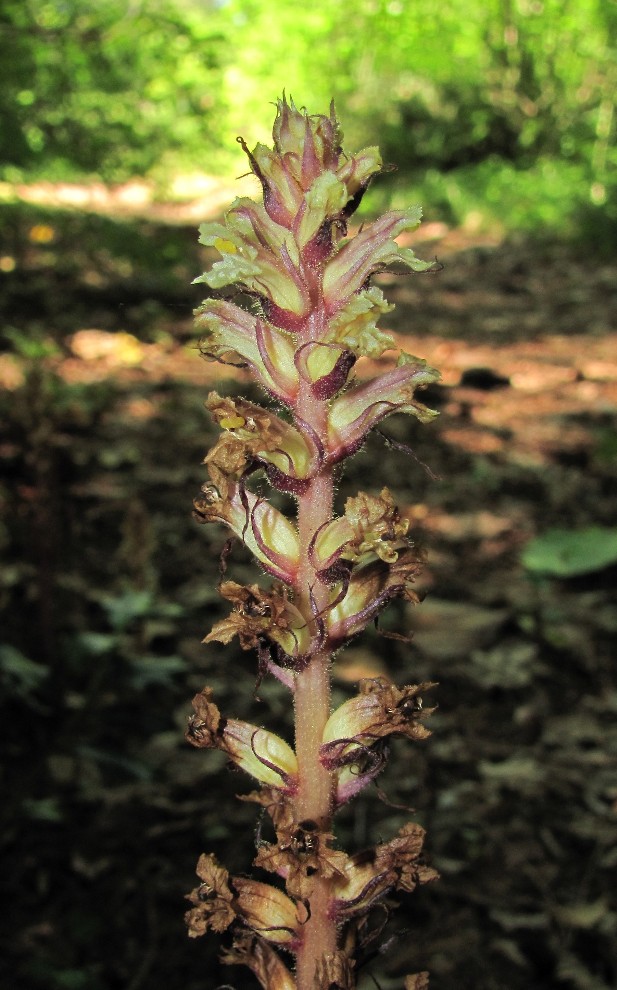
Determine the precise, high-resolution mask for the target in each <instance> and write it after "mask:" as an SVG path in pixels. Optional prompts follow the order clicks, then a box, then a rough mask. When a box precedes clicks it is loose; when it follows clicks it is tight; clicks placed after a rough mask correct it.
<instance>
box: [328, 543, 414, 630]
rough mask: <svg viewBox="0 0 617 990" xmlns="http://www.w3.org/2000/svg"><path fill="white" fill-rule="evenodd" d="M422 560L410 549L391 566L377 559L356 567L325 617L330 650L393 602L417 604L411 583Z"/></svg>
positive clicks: (407, 548) (399, 554) (399, 555)
mask: <svg viewBox="0 0 617 990" xmlns="http://www.w3.org/2000/svg"><path fill="white" fill-rule="evenodd" d="M423 563H424V557H423V555H422V554H420V553H419V552H418V551H416V550H415V549H413V548H412V547H406V548H405V549H402V550H400V552H398V556H397V559H396V560H395V561H394V563H392V564H388V563H387V562H386V561H384V560H381V559H380V558H379V557H376V558H372V556H371V557H369V560H368V561H367V562H366V563H365V562H363V561H362V562H360V563H358V564H356V565H355V566H354V568H353V570H352V571H351V577H350V578H349V582H348V584H347V586H346V588H345V594H344V596H343V597H342V598H341V597H340V596H339V597H338V598H337V600H336V604H334V605H333V607H332V608H331V609H330V610H329V611H328V613H327V616H326V630H327V634H328V640H329V642H330V644H331V645H332V647H333V648H334V649H337V648H338V647H339V646H342V645H343V643H345V642H346V641H347V640H349V639H350V638H351V637H352V636H355V635H356V633H359V632H361V631H362V630H363V629H364V627H365V626H366V625H367V624H368V623H369V622H371V621H372V620H373V619H374V618H376V617H377V616H378V615H379V613H380V612H381V611H383V609H384V608H385V607H386V605H388V604H389V603H390V602H391V601H392V600H393V599H394V598H405V599H406V600H407V601H409V602H414V603H417V601H418V596H417V594H416V592H415V591H414V590H413V587H412V585H413V583H414V580H415V578H416V577H417V575H418V574H419V573H420V571H421V570H422V565H423Z"/></svg>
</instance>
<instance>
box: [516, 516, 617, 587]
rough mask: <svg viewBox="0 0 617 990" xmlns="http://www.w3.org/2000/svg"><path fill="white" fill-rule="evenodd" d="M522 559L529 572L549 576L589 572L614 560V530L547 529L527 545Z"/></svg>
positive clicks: (616, 535)
mask: <svg viewBox="0 0 617 990" xmlns="http://www.w3.org/2000/svg"><path fill="white" fill-rule="evenodd" d="M521 560H522V562H523V565H524V566H525V567H526V568H527V570H528V571H532V572H533V573H538V574H546V575H549V576H551V577H562V578H569V577H576V575H578V574H591V573H593V572H594V571H600V570H602V569H603V568H604V567H609V566H610V565H611V564H616V563H617V529H611V528H609V527H607V526H587V527H586V528H585V529H579V530H570V529H549V530H548V531H547V532H546V533H544V534H543V535H542V536H538V537H537V538H536V539H535V540H532V541H531V542H530V543H528V544H527V546H526V547H525V549H524V550H523V553H522V555H521Z"/></svg>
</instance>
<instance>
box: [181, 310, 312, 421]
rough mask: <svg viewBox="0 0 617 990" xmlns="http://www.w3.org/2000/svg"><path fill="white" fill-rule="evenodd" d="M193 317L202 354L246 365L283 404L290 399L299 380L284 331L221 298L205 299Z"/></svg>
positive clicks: (291, 340) (236, 364)
mask: <svg viewBox="0 0 617 990" xmlns="http://www.w3.org/2000/svg"><path fill="white" fill-rule="evenodd" d="M195 318H196V319H195V325H196V326H197V328H198V330H200V331H201V332H202V333H203V334H204V337H203V338H202V340H201V342H200V350H201V353H202V354H203V356H204V357H206V358H209V359H211V360H214V361H220V362H221V363H223V364H231V365H234V366H236V367H243V366H246V365H248V367H249V368H250V369H251V371H252V372H253V374H254V375H255V377H256V378H257V380H258V381H259V382H260V383H261V384H262V385H263V387H264V388H265V389H266V390H267V391H268V392H270V393H271V394H272V395H273V396H275V397H276V398H277V399H280V401H281V402H284V403H285V404H286V405H290V404H292V403H293V400H294V398H295V396H296V394H297V391H298V385H299V381H300V380H299V376H298V371H297V369H296V365H295V363H294V354H295V344H294V341H293V338H292V337H291V336H290V335H289V334H288V333H286V332H285V331H283V330H280V329H278V328H277V327H273V326H271V325H270V324H269V323H268V322H267V321H266V320H262V319H259V318H258V317H255V316H252V315H251V314H250V313H246V312H245V311H244V310H243V309H240V307H239V306H236V305H235V304H234V303H231V302H227V301H225V300H224V299H206V301H205V302H204V303H203V304H202V305H201V306H200V307H199V308H198V309H197V310H196V311H195Z"/></svg>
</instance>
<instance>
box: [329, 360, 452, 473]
mask: <svg viewBox="0 0 617 990" xmlns="http://www.w3.org/2000/svg"><path fill="white" fill-rule="evenodd" d="M439 378H440V375H439V372H438V371H435V369H434V368H430V367H429V366H428V365H427V363H426V361H423V360H421V359H420V358H415V357H412V355H410V354H405V353H402V354H401V355H400V357H399V359H398V361H397V366H396V368H394V369H392V371H387V372H386V373H385V374H383V375H380V376H379V377H378V378H375V379H373V381H369V382H366V383H365V384H363V385H357V386H355V387H354V388H350V389H349V390H348V391H347V392H344V393H343V395H341V396H339V398H338V399H335V400H334V402H333V403H332V405H331V407H330V411H329V415H328V450H329V458H330V460H331V461H333V462H336V461H340V460H342V459H343V458H344V457H347V456H348V455H349V454H351V453H354V452H355V451H356V450H358V449H359V448H360V447H361V446H362V444H363V442H364V440H365V438H366V435H367V434H368V433H369V431H370V430H372V429H373V427H374V426H376V425H377V424H378V423H380V422H381V420H382V419H385V418H386V416H390V415H392V413H397V412H399V413H410V414H411V415H413V416H415V417H416V419H419V420H420V422H421V423H428V422H430V421H431V420H432V419H434V417H435V416H436V415H437V413H436V412H435V411H434V410H432V409H428V408H427V407H426V406H425V405H423V404H422V403H421V402H419V401H418V400H417V399H416V398H415V397H414V394H415V391H416V389H418V388H421V387H423V386H426V385H430V384H432V383H433V382H436V381H439Z"/></svg>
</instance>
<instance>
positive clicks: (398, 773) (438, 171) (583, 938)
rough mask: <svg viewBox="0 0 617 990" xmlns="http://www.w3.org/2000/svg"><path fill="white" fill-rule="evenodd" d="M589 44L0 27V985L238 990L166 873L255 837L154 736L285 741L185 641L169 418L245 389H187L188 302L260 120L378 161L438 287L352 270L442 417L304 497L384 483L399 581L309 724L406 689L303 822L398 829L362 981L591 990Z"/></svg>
mask: <svg viewBox="0 0 617 990" xmlns="http://www.w3.org/2000/svg"><path fill="white" fill-rule="evenodd" d="M616 48H617V4H616V3H615V2H614V0H608V2H607V0H603V2H601V0H576V2H567V0H566V2H564V0H544V2H541V0H482V2H480V0H465V2H464V3H463V0H443V2H442V3H441V4H438V5H432V6H431V5H427V4H420V3H414V2H405V0H389V2H386V0H356V2H355V3H354V4H353V9H351V8H350V5H348V4H344V3H339V2H337V0H312V2H311V3H310V4H306V5H304V6H303V5H299V4H297V3H294V2H292V0H270V2H267V3H266V2H264V0H229V2H224V0H219V2H208V0H199V2H197V0H194V2H193V0H148V2H145V0H143V2H139V0H135V2H120V0H101V2H100V3H98V4H97V5H93V4H91V3H90V2H86V0H64V2H62V0H53V2H48V3H45V2H40V0H3V4H2V8H1V10H0V113H1V128H0V220H1V224H0V306H1V311H2V320H1V321H0V385H1V390H0V411H1V418H0V472H1V473H0V548H1V551H2V559H3V564H2V568H1V570H0V608H1V609H2V620H1V625H0V685H1V687H2V695H1V697H0V704H1V705H2V718H1V723H0V733H1V735H2V757H3V770H2V774H3V776H2V784H3V795H4V799H3V802H2V806H1V808H0V842H1V844H2V853H3V860H4V862H3V868H2V879H1V880H0V885H1V887H2V893H3V895H4V901H5V904H6V905H7V908H6V909H5V911H4V912H3V920H2V922H1V925H2V932H1V933H0V939H1V941H0V945H1V948H2V951H1V952H0V983H1V985H2V986H6V987H7V988H8V987H10V988H11V990H39V988H40V990H141V988H145V987H148V988H149V990H163V988H165V990H169V988H174V990H175V988H177V990H180V988H183V990H214V988H216V987H219V986H221V985H222V984H230V985H232V986H234V987H236V988H242V990H253V987H255V986H256V984H254V982H253V981H252V978H251V977H250V974H248V973H247V972H244V971H238V972H235V971H234V970H229V969H227V968H226V967H223V966H221V965H220V964H219V962H218V951H219V939H218V938H217V937H214V936H213V937H205V938H203V939H199V940H196V941H194V942H193V941H189V940H188V939H187V937H186V934H185V930H184V926H183V922H182V915H183V911H184V909H185V907H186V906H187V905H186V904H185V902H184V901H183V895H184V894H185V893H186V892H188V890H190V889H191V887H193V886H194V884H195V878H194V865H195V862H196V860H197V857H198V855H199V853H200V852H202V851H214V852H216V853H217V854H218V855H219V857H220V858H221V860H223V861H224V862H225V864H226V865H227V866H228V867H229V868H230V869H231V870H233V871H236V872H238V873H242V872H245V871H247V870H248V868H249V865H250V861H251V859H252V856H253V855H254V830H255V825H256V816H255V812H254V809H253V807H252V806H251V805H247V804H245V803H240V802H238V801H237V800H236V799H235V796H234V795H235V794H237V793H246V792H247V791H248V790H250V789H251V785H250V782H249V781H247V780H245V779H243V778H242V777H241V776H240V775H239V774H233V773H232V772H231V771H229V770H228V769H227V768H226V767H225V766H224V765H223V762H222V761H221V760H219V759H218V754H208V753H202V752H199V751H195V750H192V749H191V748H190V747H188V746H187V744H185V743H184V741H183V732H184V728H185V726H186V718H187V715H188V712H189V710H190V698H191V696H192V695H193V694H194V693H195V692H196V691H198V690H200V689H201V688H202V687H203V686H204V684H206V683H207V684H210V685H211V686H212V687H213V688H214V689H215V692H216V698H217V702H218V704H219V706H220V708H221V710H222V711H223V713H224V714H227V715H233V716H235V717H240V718H242V717H244V718H247V719H249V720H251V721H253V722H257V723H259V724H263V725H267V726H268V727H270V728H272V729H274V730H275V731H278V732H280V733H282V734H288V733H289V727H290V721H291V719H290V711H289V701H288V698H287V696H286V694H285V693H284V692H283V691H279V690H278V689H277V687H276V685H262V686H261V687H260V690H259V698H260V699H261V700H258V699H257V698H256V697H255V695H254V693H253V684H254V676H255V660H254V657H252V656H250V655H248V654H242V653H240V652H239V651H238V650H237V649H235V648H234V647H232V648H223V647H218V646H216V645H212V646H209V647H204V646H203V645H202V644H201V642H200V641H201V639H202V638H203V637H204V636H205V635H206V633H207V632H208V631H209V628H210V626H211V625H212V623H213V622H214V621H216V619H218V618H220V617H221V615H222V614H223V613H224V611H225V607H224V606H223V605H222V603H220V601H219V597H218V595H217V591H216V583H217V580H218V558H219V554H220V551H221V549H222V547H223V544H224V542H225V533H223V532H222V531H220V530H217V529H216V527H204V528H201V527H198V526H196V525H195V523H194V522H193V521H192V520H191V517H190V507H191V501H192V498H193V496H194V495H196V494H197V492H198V490H199V485H200V484H201V482H202V481H203V479H204V476H205V475H204V471H205V469H204V468H203V466H202V464H201V462H202V460H203V456H204V454H205V452H206V450H207V449H208V446H209V445H210V444H211V443H212V442H213V439H214V431H213V429H212V424H211V423H210V421H209V417H208V416H207V414H206V412H205V410H204V409H203V401H204V399H205V397H206V395H207V393H208V391H209V390H210V389H211V388H213V387H216V388H217V389H218V390H219V391H224V390H225V391H228V392H232V393H241V394H243V395H248V396H250V397H252V398H260V397H259V396H257V394H256V393H255V392H254V391H253V390H252V387H251V385H250V383H249V382H247V380H246V379H244V378H243V377H242V374H243V373H242V372H236V373H235V376H234V377H230V374H229V372H230V371H231V369H229V368H223V367H219V366H216V365H212V364H208V363H206V362H204V361H203V360H201V358H200V356H199V352H198V341H197V339H196V336H195V333H194V330H193V326H192V310H193V308H194V307H195V306H196V305H197V304H198V303H199V301H200V300H201V298H202V296H203V287H201V286H200V287H195V286H193V285H192V284H191V283H192V280H193V279H194V278H195V277H196V276H197V275H199V274H200V273H201V272H202V271H203V270H204V268H205V267H206V266H207V265H209V264H210V263H211V260H212V259H211V258H210V257H209V255H208V252H207V251H206V250H204V249H202V248H199V247H198V245H197V243H196V241H197V236H196V227H197V224H198V223H199V222H200V221H201V220H204V219H211V218H216V217H218V216H221V215H222V213H223V212H224V209H225V208H226V206H227V205H228V204H229V203H230V202H231V200H232V199H233V197H234V196H235V195H247V194H248V195H257V193H258V191H259V189H258V184H257V183H256V182H255V180H254V179H252V178H251V177H247V176H246V172H247V163H246V160H245V159H244V156H243V155H242V153H241V149H240V148H239V146H238V143H237V141H236V137H237V136H238V135H242V136H243V137H244V139H245V140H246V141H247V143H248V145H249V146H252V145H253V144H254V143H256V142H257V141H266V142H267V141H269V139H270V131H271V126H272V120H273V116H274V105H273V104H274V103H275V101H276V99H277V98H278V97H280V96H281V94H282V93H283V92H284V91H285V92H286V93H287V94H288V95H290V96H291V97H293V99H294V100H295V102H296V103H297V104H298V105H306V106H307V107H308V109H309V110H310V111H311V112H327V111H328V107H329V103H330V99H331V98H332V97H334V99H335V101H336V107H337V111H338V115H339V117H340V119H341V122H342V127H343V131H344V145H345V147H346V148H347V149H349V150H350V151H355V150H357V149H358V148H360V147H364V146H367V145H372V144H379V145H380V147H381V149H382V153H383V157H384V160H385V162H387V163H389V164H391V165H392V166H395V169H394V168H393V170H392V171H389V172H387V173H386V174H385V175H384V176H382V177H380V179H379V181H377V182H375V184H374V186H373V187H372V188H371V190H370V191H369V193H368V195H367V196H366V197H365V201H364V202H363V204H362V209H361V211H360V216H359V222H362V221H363V220H367V219H370V218H371V217H372V216H374V215H375V214H376V213H378V212H379V211H381V210H383V209H386V208H389V207H394V208H400V207H403V206H407V205H411V204H414V203H417V202H420V203H422V205H423V209H424V216H425V223H424V224H423V226H422V227H421V228H420V230H419V231H418V232H417V233H415V234H414V235H413V237H412V238H410V240H409V243H412V244H413V245H414V247H415V249H416V251H417V253H418V254H419V255H420V256H421V257H425V258H431V257H436V258H437V259H438V261H439V262H440V266H439V267H441V266H443V267H442V270H441V271H439V272H438V273H435V274H432V275H423V276H407V277H405V278H400V277H395V276H393V275H390V274H384V275H381V276H379V278H378V280H379V284H381V285H382V286H383V288H384V290H385V291H386V293H387V295H388V297H389V298H390V299H391V301H393V302H395V303H396V304H397V308H396V310H395V311H394V312H393V313H392V314H389V317H388V320H387V321H386V320H384V321H383V323H384V327H386V326H387V327H388V328H389V329H392V330H393V331H394V332H395V334H396V336H397V339H398V342H399V343H400V344H401V346H403V347H404V348H405V349H406V350H407V351H411V352H413V353H418V354H420V355H421V356H423V357H426V358H428V360H429V361H430V362H431V363H432V364H434V365H436V366H437V367H439V368H441V369H442V371H443V382H442V384H441V385H440V386H438V387H434V388H432V389H431V390H430V394H429V395H427V402H428V403H429V404H432V405H433V406H434V407H435V408H438V409H439V411H440V416H439V418H438V419H437V420H436V421H435V423H433V424H431V425H430V426H420V425H419V424H416V423H415V422H409V421H407V420H406V419H404V418H399V417H393V418H392V419H391V420H389V421H388V422H387V423H386V424H385V427H384V432H385V433H386V434H387V439H386V440H384V439H383V438H381V437H379V436H375V437H373V438H372V439H371V440H370V441H369V442H368V443H367V446H366V448H365V450H363V451H362V452H361V453H360V454H359V455H357V456H356V457H355V458H354V459H353V460H352V461H351V462H350V464H349V470H348V472H347V475H346V477H345V479H344V480H343V481H342V482H341V485H340V490H339V493H338V505H339V508H341V507H342V505H343V503H344V499H345V498H346V497H347V496H348V495H350V494H354V493H355V492H356V491H357V490H358V488H359V487H366V488H369V489H371V490H374V489H375V488H376V487H381V486H382V485H388V486H389V487H390V489H391V491H392V492H393V494H394V496H395V498H396V500H397V502H398V504H399V506H400V508H401V511H402V512H403V513H404V514H406V515H407V516H408V517H409V519H410V520H411V523H412V529H413V534H414V537H415V538H416V539H417V541H418V542H419V543H421V544H422V545H424V546H426V547H427V549H428V551H429V562H428V565H427V568H426V570H425V573H424V574H423V576H422V577H421V579H420V581H419V583H418V590H419V592H421V594H422V595H423V596H425V601H424V603H423V604H422V606H421V607H419V608H414V609H411V608H409V607H407V608H406V607H404V606H402V605H397V606H393V607H391V608H390V609H389V610H388V612H387V613H386V614H385V615H384V617H383V621H382V623H381V625H382V630H384V631H386V632H388V631H392V632H399V633H400V632H405V633H408V634H409V633H413V634H414V638H413V642H412V644H411V645H407V644H404V643H402V642H399V641H395V640H392V639H387V638H384V637H383V636H381V635H380V634H379V631H377V630H370V631H369V632H368V633H367V635H366V636H365V637H363V638H362V639H361V640H358V641H357V642H356V643H354V644H352V646H351V647H350V648H349V649H348V650H347V651H345V652H344V653H343V654H342V655H341V656H340V658H339V660H338V661H337V664H336V667H335V671H334V674H335V698H334V701H335V702H340V701H342V700H343V699H344V698H346V697H348V696H349V694H350V692H351V691H352V690H353V685H354V683H355V681H357V680H358V678H360V677H363V676H371V675H374V674H375V673H381V674H384V675H386V676H391V677H392V678H393V679H395V680H396V681H397V682H399V683H410V682H412V683H413V682H417V681H419V680H434V681H439V682H440V686H439V688H437V689H436V691H435V692H434V695H435V697H434V700H435V701H436V702H437V703H438V704H439V710H438V712H437V714H436V715H435V716H433V718H432V728H433V729H434V734H433V736H432V737H431V739H429V740H428V741H427V742H426V743H425V744H423V745H420V744H418V745H416V746H413V747H412V746H410V745H408V744H401V745H398V744H395V745H394V747H393V755H392V759H391V763H390V766H389V767H388V769H387V770H386V771H385V772H384V774H383V776H382V777H380V778H379V789H373V790H370V791H368V792H367V793H366V795H365V796H363V797H362V799H360V800H358V801H356V802H355V803H354V805H353V807H350V808H349V809H346V810H345V811H344V812H343V813H342V814H341V818H340V836H341V840H342V842H343V843H344V844H345V845H346V847H347V848H350V849H361V848H363V847H365V846H368V845H370V844H373V843H375V842H376V841H379V840H382V839H383V840H385V839H388V838H390V837H391V836H392V835H393V834H394V833H395V831H396V829H397V828H399V827H400V825H401V824H403V822H404V821H406V820H408V818H409V817H410V815H411V814H412V812H410V811H409V810H407V809H409V808H412V809H414V811H413V817H414V818H415V819H416V820H418V821H420V822H421V823H422V824H423V825H425V827H426V828H427V830H428V839H427V851H428V853H429V855H430V859H431V862H432V863H433V865H435V866H436V867H437V868H438V869H439V870H440V872H441V874H442V880H441V881H440V882H439V883H438V884H435V885H432V886H431V887H429V888H423V889H421V890H420V891H418V892H416V894H415V895H413V896H411V897H408V898H406V899H405V900H404V901H403V903H402V905H401V907H400V908H399V910H398V911H397V912H396V913H393V915H392V919H391V921H390V922H389V925H388V927H387V929H386V930H385V932H384V935H383V939H382V943H381V945H376V946H375V947H374V948H375V952H374V953H373V954H372V955H370V954H368V955H367V958H366V959H364V960H363V966H362V969H361V977H360V986H361V988H362V990H368V988H369V987H374V986H378V987H380V988H381V990H394V988H400V986H401V982H402V976H401V974H404V973H407V972H414V971H418V970H421V969H430V971H431V987H432V988H434V990H451V988H453V987H456V988H457V990H472V988H473V990H529V988H530V987H533V990H562V988H563V990H569V988H572V990H610V988H611V987H614V986H615V984H616V982H617V905H616V904H615V889H617V852H616V848H617V847H616V843H615V837H616V831H617V829H616V826H617V730H616V727H615V726H616V721H615V715H616V713H617V687H616V685H615V645H614V644H615V634H616V633H617V604H616V598H615V579H616V577H617V522H616V502H615V492H616V491H617V431H616V418H617V354H616V352H615V336H614V332H615V322H616V318H617V289H616V286H617V281H616V275H617V265H616V264H615V250H616V248H617V171H616V168H615V166H616V162H617V150H616V142H615V116H614V101H615V89H616V86H615V83H616V81H617V61H616V58H615V55H616ZM378 370H379V367H377V366H373V367H370V366H369V365H368V363H367V364H366V365H365V367H364V371H363V370H362V369H359V373H375V372H376V371H378ZM387 440H391V441H394V443H397V442H403V443H405V444H406V445H407V446H410V447H411V448H412V450H413V456H410V457H408V458H403V455H402V454H401V453H400V450H399V451H398V452H397V451H395V450H391V449H389V448H388V446H387ZM384 444H385V446H384ZM377 464H378V465H379V473H380V475H381V477H378V476H377V471H376V465H377ZM229 566H230V568H232V569H233V576H234V578H236V579H237V580H240V581H252V580H255V575H256V572H255V569H254V567H253V565H252V564H251V562H250V560H249V558H248V557H247V556H246V555H245V554H244V553H243V551H242V549H241V548H238V547H236V548H235V549H234V551H233V554H232V557H231V560H230V562H229ZM231 826H233V829H232V828H231Z"/></svg>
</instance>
